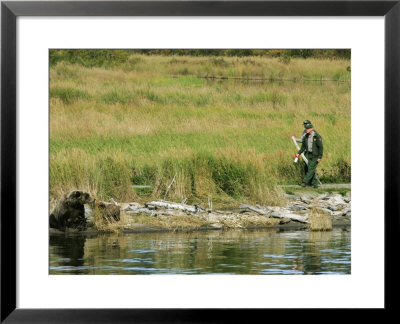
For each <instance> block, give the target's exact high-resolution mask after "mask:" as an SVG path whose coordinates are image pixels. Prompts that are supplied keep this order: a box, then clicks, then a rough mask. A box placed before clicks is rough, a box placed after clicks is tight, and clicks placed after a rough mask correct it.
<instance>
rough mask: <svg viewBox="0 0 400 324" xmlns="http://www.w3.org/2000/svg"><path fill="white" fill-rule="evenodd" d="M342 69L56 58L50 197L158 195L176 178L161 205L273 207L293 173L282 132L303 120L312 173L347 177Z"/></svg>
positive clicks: (296, 169) (332, 65) (323, 63)
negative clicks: (314, 146)
mask: <svg viewBox="0 0 400 324" xmlns="http://www.w3.org/2000/svg"><path fill="white" fill-rule="evenodd" d="M349 65H350V62H349V61H348V60H317V59H307V60H304V59H291V60H290V62H283V61H282V60H279V59H277V58H276V59H274V58H264V57H243V58H235V57H185V56H179V57H178V56H145V55H132V56H130V57H129V58H127V59H126V61H125V62H124V63H121V64H114V65H113V66H111V67H107V68H104V67H103V68H99V67H91V68H89V67H84V66H81V65H78V64H71V63H67V62H58V63H57V64H56V65H54V66H52V67H51V69H50V195H51V196H54V197H58V196H59V195H60V194H61V192H64V191H65V190H69V189H71V188H82V189H86V190H88V191H90V192H91V193H93V194H95V195H96V196H98V197H99V198H101V199H109V198H110V197H113V198H114V199H116V200H119V201H130V200H144V199H160V198H164V196H165V193H166V190H167V187H168V186H169V184H170V183H171V181H172V179H173V178H174V177H175V182H174V183H173V185H172V186H171V188H170V190H169V192H168V196H167V197H166V198H167V199H170V200H176V201H180V200H182V199H185V198H187V199H188V202H190V203H195V202H200V203H203V204H204V203H206V202H207V200H208V198H209V197H210V196H211V197H212V199H213V203H214V205H215V207H216V208H217V207H218V206H228V205H234V204H236V203H237V202H238V201H246V202H251V203H255V202H258V203H266V204H281V203H282V202H283V200H282V199H283V198H282V191H281V190H280V189H279V188H277V187H276V186H275V184H276V183H296V182H297V181H298V180H299V179H300V177H301V174H302V167H301V165H293V155H294V153H295V148H294V145H293V143H292V142H291V139H290V137H291V136H292V135H296V136H297V137H299V136H300V134H301V132H302V131H303V129H302V125H301V123H302V121H303V120H305V119H310V120H311V121H312V122H313V124H314V126H315V128H316V129H317V131H318V132H319V133H320V134H321V135H322V137H323V140H324V147H325V154H324V159H323V162H322V164H321V165H320V167H319V170H318V172H319V175H320V178H321V180H322V181H323V182H336V181H340V182H343V181H344V182H348V181H350V134H351V132H350V123H351V119H350V82H348V80H349V79H350V72H348V71H349V69H348V67H349ZM206 76H217V77H229V78H232V77H235V78H238V77H240V78H265V79H268V81H263V82H261V81H249V80H247V81H246V80H222V81H218V80H210V79H206V78H204V77H206ZM277 79H287V80H291V81H285V82H278V81H270V80H277ZM305 79H307V80H308V79H310V80H311V79H312V80H321V79H329V80H338V81H339V82H332V81H329V82H315V81H304V80H305ZM133 185H150V186H151V189H150V190H142V191H135V190H134V188H133Z"/></svg>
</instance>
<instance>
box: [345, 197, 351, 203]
mask: <svg viewBox="0 0 400 324" xmlns="http://www.w3.org/2000/svg"><path fill="white" fill-rule="evenodd" d="M343 200H344V201H345V202H347V203H349V202H351V198H350V197H345V198H343Z"/></svg>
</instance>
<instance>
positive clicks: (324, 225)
mask: <svg viewBox="0 0 400 324" xmlns="http://www.w3.org/2000/svg"><path fill="white" fill-rule="evenodd" d="M285 196H286V198H287V200H288V203H287V204H286V206H285V207H276V206H275V207H274V206H265V205H264V206H260V205H256V206H251V205H247V204H240V206H239V207H238V208H235V209H232V210H214V209H211V208H203V207H201V206H198V205H195V206H192V205H187V204H185V203H173V202H168V201H164V200H163V201H153V202H148V203H145V204H144V205H141V204H139V203H136V202H131V203H117V202H115V201H114V204H115V205H117V206H118V207H119V208H120V210H121V214H120V219H119V221H114V220H113V219H112V218H110V217H104V216H102V215H101V214H100V213H97V210H96V209H93V208H92V206H91V205H85V217H86V219H87V222H88V226H87V229H86V230H84V231H80V230H77V229H67V230H66V232H67V233H77V232H79V233H87V234H90V233H93V232H96V233H143V232H160V231H162V232H165V231H174V232H182V231H184V232H192V231H202V230H229V229H255V228H258V229H261V228H281V229H308V230H310V231H330V230H332V228H333V227H336V226H341V227H348V226H350V225H351V195H350V192H347V193H346V195H345V196H342V195H341V194H339V193H337V192H333V193H323V194H318V193H316V192H314V191H303V192H300V193H296V194H294V195H293V194H286V195H285ZM208 207H210V206H208ZM51 233H53V234H54V233H60V232H59V231H58V230H55V229H51Z"/></svg>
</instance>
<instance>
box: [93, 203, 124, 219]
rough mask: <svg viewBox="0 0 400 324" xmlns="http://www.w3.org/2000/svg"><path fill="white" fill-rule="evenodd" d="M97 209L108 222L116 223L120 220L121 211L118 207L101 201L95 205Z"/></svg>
mask: <svg viewBox="0 0 400 324" xmlns="http://www.w3.org/2000/svg"><path fill="white" fill-rule="evenodd" d="M95 207H96V208H98V210H99V211H100V213H101V215H102V216H103V217H104V218H105V219H107V220H111V219H113V220H115V221H119V220H120V213H121V211H120V209H119V207H118V206H116V205H114V204H109V203H104V202H102V201H100V202H96V203H95Z"/></svg>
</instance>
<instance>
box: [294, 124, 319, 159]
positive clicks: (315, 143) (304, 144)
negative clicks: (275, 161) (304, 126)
mask: <svg viewBox="0 0 400 324" xmlns="http://www.w3.org/2000/svg"><path fill="white" fill-rule="evenodd" d="M309 136H310V135H308V134H307V135H306V136H304V137H303V141H302V142H301V148H300V151H299V152H298V154H301V153H303V152H304V151H307V147H308V137H309ZM323 153H324V146H323V145H322V137H321V135H319V134H318V133H317V132H316V131H315V130H314V138H313V142H312V155H313V157H316V158H318V159H322V155H323Z"/></svg>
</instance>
